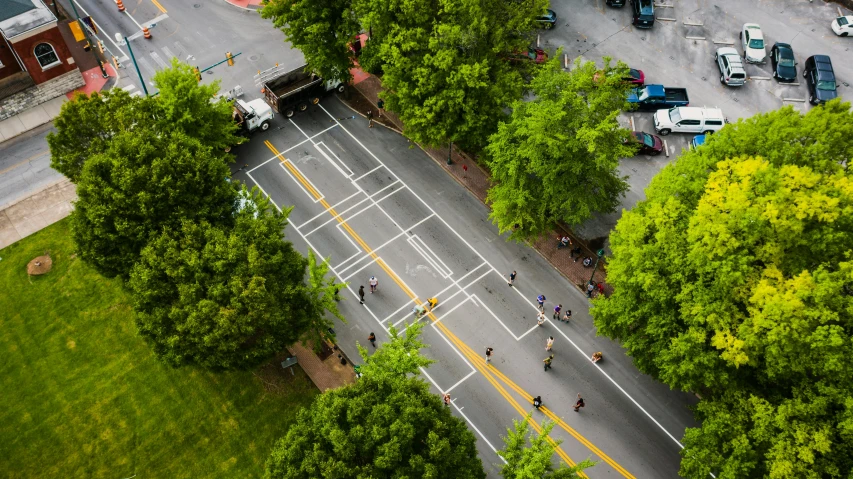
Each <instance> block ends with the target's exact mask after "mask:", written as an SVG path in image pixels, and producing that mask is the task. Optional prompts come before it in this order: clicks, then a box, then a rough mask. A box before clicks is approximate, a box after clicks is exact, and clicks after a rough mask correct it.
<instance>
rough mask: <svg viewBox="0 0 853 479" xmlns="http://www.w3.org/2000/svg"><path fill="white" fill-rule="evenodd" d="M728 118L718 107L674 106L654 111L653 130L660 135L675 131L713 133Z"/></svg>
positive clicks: (726, 121) (723, 124)
mask: <svg viewBox="0 0 853 479" xmlns="http://www.w3.org/2000/svg"><path fill="white" fill-rule="evenodd" d="M726 123H728V120H727V119H726V117H725V116H723V111H722V110H720V109H719V108H704V107H703V108H698V107H685V106H682V107H676V108H670V109H669V110H658V111H656V112H655V131H656V132H658V133H659V134H661V135H664V136H666V135H669V134H670V133H672V132H676V133H714V132H717V131H720V130H722V129H723V127H724V126H725V125H726Z"/></svg>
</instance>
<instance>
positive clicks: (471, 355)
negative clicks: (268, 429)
mask: <svg viewBox="0 0 853 479" xmlns="http://www.w3.org/2000/svg"><path fill="white" fill-rule="evenodd" d="M264 144H265V145H266V146H267V148H269V150H270V151H272V152H273V154H274V155H275V156H276V158H278V160H279V161H280V162H281V164H282V165H284V167H285V168H287V170H288V171H290V173H291V174H292V175H293V177H294V178H296V179H297V181H299V183H301V184H302V186H304V187H305V189H307V190H308V192H309V193H311V195H312V196H314V198H315V199H317V200H319V202H320V204H322V205H323V207H324V208H326V210H327V211H328V212H329V213H330V214H331V215H332V216H333V217H334V218H335V219H336V220H337V221H338V223H340V225H341V227H342V228H344V229H345V230H346V231H347V233H349V234H350V236H352V238H353V239H354V240H355V241H356V242H357V243H358V244H359V245H360V246H361V247H362V248H363V249H364V251H365V252H367V253H368V254H369V255H370V257H371V258H373V259H374V260H376V264H378V265H379V267H380V268H382V270H383V271H385V273H386V274H387V275H388V277H390V278H391V279H392V280H393V281H394V282H395V283H397V286H399V287H400V289H402V290H403V292H405V293H406V294H407V295H408V296H409V298H411V299H412V300H413V301H414V302H415V304H420V303H421V301H420V300H419V299H418V297H417V295H416V294H415V293H414V292H413V291H412V290H410V289H409V288H408V287H407V286H406V285H405V284H404V283H403V282H402V281H401V280H400V278H399V277H398V276H397V274H396V273H394V271H392V270H391V268H389V267H388V265H387V264H385V262H384V261H383V260H382V259H380V258H379V257H378V256H377V255H376V253H374V252H373V250H372V249H371V248H370V247H369V246H368V245H367V243H365V242H364V240H362V239H361V237H360V236H359V235H358V233H356V232H355V231H354V230H353V229H352V228H351V227H350V226H349V225H348V224H347V222H346V221H345V220H344V219H343V217H341V216H340V215H339V214H338V213H337V212H336V211H335V210H334V208H332V207H331V206H330V205H329V203H328V202H326V200H325V199H323V198H322V196H323V195H321V194H320V192H318V191H317V190H316V189H315V188H314V187H313V186H311V183H310V182H308V180H307V179H306V178H305V177H304V176H303V175H302V173H301V172H300V171H299V170H298V169H297V168H296V167H295V166H294V165H293V164H292V163H291V162H290V161H289V160H287V159H286V158H285V157H284V156H283V155H282V154H281V153H280V152H279V151H278V150H277V149H276V147H275V146H273V144H272V143H270V142H269V140H266V141H264ZM428 315H429V316H428V317H429V318H430V320H431V321H432V322H433V324H435V326H436V327H437V328H438V329H439V330H441V332H442V333H444V334H445V335H446V336H447V338H448V339H450V341H451V342H452V343H453V344H455V345H456V347H457V348H458V349H459V351H461V352H462V354H463V355H465V357H467V358H468V360H469V361H470V362H471V363H472V364H473V365H474V367H475V368H476V369H477V370H478V371H479V372H480V373H481V374H482V375H483V377H484V378H486V380H487V381H489V383H490V384H491V385H492V386H493V387H494V388H495V390H497V391H498V393H499V394H500V395H501V396H503V397H504V399H506V400H507V402H508V403H509V404H510V405H511V406H512V407H513V408H514V409H515V410H516V411H517V412H518V413H519V414H520V415H521V416H522V417H525V416H527V414H528V412H527V411H525V409H524V408H522V407H521V405H520V404H519V403H518V401H516V400H515V398H514V397H512V396H511V395H510V394H509V392H508V391H507V390H506V389H505V388H504V387H503V386H502V385H501V384H500V383H499V382H498V380H497V379H496V377H497V378H498V379H500V380H501V381H502V382H504V383H505V384H506V385H507V386H509V387H510V388H511V389H512V390H514V391H515V392H516V393H518V394H519V395H521V397H523V398H524V399H525V400H526V401H527V402H529V403H530V404H533V396H532V395H530V394H529V393H527V392H526V391H525V390H524V389H522V388H521V387H520V386H518V385H517V384H515V382H513V381H512V380H511V379H509V378H508V377H507V376H506V375H504V374H503V373H502V372H500V371H499V370H498V369H497V368H495V367H493V366H490V365H489V364H487V363H486V362H485V358H484V357H483V356H482V355H480V354H477V353H476V352H474V350H472V349H471V348H470V347H469V346H468V345H467V344H465V343H464V342H463V341H462V340H461V339H459V338H458V337H457V336H456V335H455V334H453V333H452V332H451V331H450V330H449V329H447V326H445V325H444V323H441V322H437V321H438V318H436V316H435V315H434V314H433V313H432V312H431V311H430V312H429V313H428ZM540 411H542V412H543V413H545V415H546V416H547V417H548V418H549V419H551V420H552V421H554V422H555V423H557V425H559V426H560V427H561V428H563V429H564V430H566V432H568V433H569V434H571V435H572V437H574V438H575V439H577V440H578V441H579V442H580V443H581V444H583V445H584V446H586V447H587V448H589V450H590V451H592V452H593V453H594V454H595V455H597V456H598V457H600V458H601V459H602V460H603V461H604V462H606V463H607V464H609V465H610V466H611V467H613V468H614V469H615V470H616V471H618V472H619V473H620V474H622V476H624V477H625V478H627V479H636V478H635V477H634V476H633V475H632V474H631V473H629V472H628V471H627V470H626V469H625V468H624V467H622V466H620V465H619V464H618V463H617V462H616V461H614V460H613V459H611V458H610V456H608V455H607V454H604V452H602V451H601V449H599V448H598V447H596V446H595V445H594V444H592V443H591V442H589V441H588V440H587V439H586V438H584V437H583V436H581V435H580V433H578V432H577V431H575V430H574V429H573V428H572V427H570V426H569V425H568V424H566V422H565V421H563V420H562V419H561V418H560V417H559V416H557V415H556V414H554V412H552V411H550V410H548V409H547V408H545V407H542V408H540ZM530 425H531V427H532V428H533V429H534V430H535V431H536V433H537V434H541V432H542V429H541V427H539V424H537V423H536V422H535V421H530ZM548 441H549V442H550V443H551V444H552V445H554V446H555V451H556V452H557V455H558V456H560V458H561V459H563V460H564V461H565V462H566V463H567V464H569V465H570V466H574V465H576V464H577V463H576V462H575V461H573V460H572V459H571V458H570V457H569V456H568V454H566V452H565V451H563V449H562V448H560V447H559V446H557V445H556V443H555V442H554V440H553V439H551V438H550V437H549V438H548ZM580 476H581V477H588V476H586V474H584V473H583V472H581V473H580Z"/></svg>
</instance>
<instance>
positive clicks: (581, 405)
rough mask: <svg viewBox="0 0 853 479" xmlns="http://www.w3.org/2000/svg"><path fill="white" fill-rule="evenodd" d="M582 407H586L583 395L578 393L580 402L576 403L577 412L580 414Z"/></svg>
mask: <svg viewBox="0 0 853 479" xmlns="http://www.w3.org/2000/svg"><path fill="white" fill-rule="evenodd" d="M582 407H584V403H583V398H582V397H581V393H578V402H576V403H575V412H579V411H580V408H582Z"/></svg>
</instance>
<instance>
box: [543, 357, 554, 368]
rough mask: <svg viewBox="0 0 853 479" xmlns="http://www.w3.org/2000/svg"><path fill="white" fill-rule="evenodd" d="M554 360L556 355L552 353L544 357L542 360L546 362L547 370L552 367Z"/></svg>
mask: <svg viewBox="0 0 853 479" xmlns="http://www.w3.org/2000/svg"><path fill="white" fill-rule="evenodd" d="M553 360H554V355H553V354H552V355H550V356H548V357H547V358H545V359H543V360H542V362H543V363H545V370H546V371H547V370H549V369H551V362H552V361H553Z"/></svg>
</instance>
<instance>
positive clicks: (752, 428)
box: [592, 101, 853, 479]
mask: <svg viewBox="0 0 853 479" xmlns="http://www.w3.org/2000/svg"><path fill="white" fill-rule="evenodd" d="M825 106H826V108H815V109H813V110H811V111H810V112H809V113H808V114H806V115H801V114H799V113H798V112H795V111H794V110H793V109H792V108H784V109H781V110H779V111H776V112H772V113H767V114H762V115H758V116H756V117H754V118H752V119H749V120H745V121H740V122H738V123H737V124H734V125H730V126H728V127H726V128H725V129H723V130H722V131H721V132H719V133H718V134H715V135H713V136H712V137H711V139H710V141H709V142H708V143H707V144H706V145H704V146H702V147H700V148H698V149H696V150H694V151H691V152H689V153H685V154H684V155H682V156H681V157H680V158H679V159H678V161H676V162H675V163H674V164H672V165H670V166H668V167H667V168H665V169H664V170H663V171H662V172H661V173H660V174H659V175H658V176H657V177H656V178H655V179H654V180H653V181H652V184H651V185H650V186H649V188H648V190H647V199H646V200H645V201H643V202H641V203H640V204H638V205H637V206H636V207H635V208H634V209H633V210H631V211H629V212H626V213H625V214H624V215H623V217H622V219H621V220H620V221H619V223H618V224H617V226H616V230H615V231H614V233H613V234H611V238H610V239H611V248H612V250H613V256H612V258H611V260H610V261H609V263H608V282H609V283H611V284H612V285H613V286H614V293H613V295H611V296H610V297H607V298H604V297H601V298H598V299H597V300H596V301H595V302H594V308H593V310H592V313H593V317H594V318H595V324H596V326H597V327H598V330H599V332H600V333H601V334H604V335H607V336H609V337H611V338H615V339H618V340H620V341H621V342H622V343H623V344H624V346H625V347H626V349H627V350H628V353H629V354H630V355H631V356H633V358H634V361H635V363H636V364H637V365H638V367H639V368H640V369H641V370H642V371H644V372H647V373H650V374H653V375H654V376H656V377H658V378H660V379H661V380H663V381H664V382H665V383H667V384H669V385H670V386H672V387H674V388H678V389H682V390H686V391H695V392H698V393H700V394H701V396H702V400H701V401H700V403H699V405H698V407H697V410H696V414H697V419H698V421H699V422H700V423H701V424H702V426H701V427H700V428H695V429H689V430H688V431H687V433H686V436H685V438H684V444H685V449H684V451H683V461H682V468H681V474H682V475H683V476H684V477H688V478H697V479H698V478H704V477H707V476H708V473H709V472H713V473H715V474H717V477H719V478H721V479H722V478H732V479H733V478H742V477H772V478H783V477H784V478H788V477H807V478H812V477H814V478H817V477H847V476H848V475H849V474H850V473H851V471H853V459H851V458H853V386H851V385H853V183H851V179H850V174H849V172H848V170H847V165H848V162H849V161H850V159H851V158H853V135H851V134H853V114H851V112H850V110H849V109H850V105H849V104H844V103H840V102H838V101H836V102H831V103H829V104H827V105H825Z"/></svg>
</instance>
